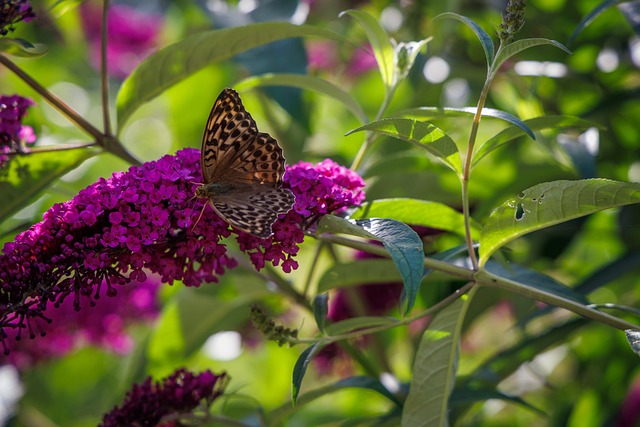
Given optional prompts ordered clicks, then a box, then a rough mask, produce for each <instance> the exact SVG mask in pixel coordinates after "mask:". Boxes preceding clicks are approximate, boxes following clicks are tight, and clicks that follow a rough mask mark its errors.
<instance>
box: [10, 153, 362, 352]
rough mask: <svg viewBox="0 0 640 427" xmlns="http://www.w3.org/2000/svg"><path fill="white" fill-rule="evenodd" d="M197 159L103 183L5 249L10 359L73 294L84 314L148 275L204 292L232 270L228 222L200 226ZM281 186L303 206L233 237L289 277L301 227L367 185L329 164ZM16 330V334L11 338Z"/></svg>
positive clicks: (174, 160) (178, 159)
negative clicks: (15, 343) (267, 233)
mask: <svg viewBox="0 0 640 427" xmlns="http://www.w3.org/2000/svg"><path fill="white" fill-rule="evenodd" d="M199 158H200V152H199V150H195V149H185V150H181V151H179V152H178V153H176V155H175V156H169V155H167V156H164V157H163V158H161V159H159V160H157V161H154V162H148V163H145V164H144V165H142V166H133V167H131V168H130V169H129V170H128V171H127V172H118V173H115V174H114V175H113V176H112V177H111V178H109V179H100V180H99V181H98V182H96V183H95V184H93V185H91V186H89V187H87V188H85V189H84V190H82V191H80V192H79V193H78V195H77V196H75V197H74V198H73V199H72V200H70V201H68V202H65V203H61V204H57V205H54V206H53V207H52V208H51V209H49V210H48V211H47V212H46V213H45V215H44V219H43V221H42V222H40V223H38V224H35V225H33V226H32V227H31V228H30V229H29V230H27V231H25V232H23V233H21V234H19V235H18V236H17V237H16V238H15V240H14V241H13V242H9V243H6V244H5V246H4V249H3V251H2V254H1V255H0V287H1V289H2V292H0V326H1V327H2V334H1V335H0V339H1V340H2V343H3V346H4V348H5V352H6V351H7V350H8V349H7V343H6V338H7V337H8V336H9V335H15V336H16V338H18V339H20V338H21V335H22V333H23V332H24V331H25V330H26V332H28V334H29V336H30V337H34V336H35V335H36V332H39V333H40V335H43V334H44V330H43V323H44V322H46V323H51V318H50V317H49V316H48V314H45V310H46V309H47V307H48V305H49V303H50V302H51V303H53V306H54V307H59V306H60V305H62V304H63V302H64V301H65V299H67V298H69V297H70V298H71V299H72V304H73V307H74V308H76V309H79V308H80V305H81V304H80V300H81V298H86V299H88V300H89V301H90V303H91V304H95V301H93V300H94V299H95V298H97V297H99V296H100V295H101V294H102V293H103V292H104V294H106V295H107V296H113V295H116V294H117V293H118V291H117V288H119V287H120V286H121V285H126V284H127V283H129V282H131V281H138V282H142V281H144V280H145V279H146V277H147V273H149V272H151V273H155V274H158V275H159V277H160V280H161V281H162V282H165V283H169V284H171V283H172V282H173V281H175V280H178V281H182V282H183V283H184V284H185V285H187V286H199V285H201V284H202V283H206V282H216V281H217V276H219V275H221V274H223V273H224V272H225V270H226V269H228V268H232V267H234V266H235V265H236V264H237V262H236V261H235V260H234V259H233V258H231V257H230V256H229V255H228V254H227V247H226V245H224V244H223V243H222V242H221V240H222V239H223V238H226V237H229V236H230V235H231V233H232V230H231V229H229V227H228V225H227V224H226V223H225V222H224V221H223V220H222V219H220V218H219V217H218V216H217V215H215V214H214V213H213V211H212V210H211V209H207V212H205V213H204V215H203V216H202V218H201V220H200V221H198V222H197V224H196V220H197V218H198V215H199V213H200V210H201V209H200V207H201V205H200V203H202V202H201V201H200V200H194V199H193V195H194V189H195V187H196V185H197V184H195V183H194V181H198V180H200V179H201V178H200V177H201V172H200V166H199ZM284 181H285V182H284V185H285V186H286V187H288V188H290V189H291V191H292V192H293V193H294V194H295V195H296V203H295V206H294V208H293V209H292V210H291V211H290V212H289V213H288V214H286V215H282V216H281V218H280V219H279V220H278V221H276V223H275V224H274V226H273V231H274V235H273V236H271V237H270V238H268V239H259V238H256V237H254V236H251V235H248V234H246V233H244V232H241V231H237V230H233V232H234V233H236V234H237V240H238V243H239V245H240V248H241V250H243V251H245V252H247V253H248V254H249V257H250V259H251V261H252V262H253V264H254V265H255V267H256V268H257V269H260V268H262V267H263V266H264V265H265V263H266V262H271V263H272V264H273V265H274V266H277V265H280V266H281V268H282V269H283V270H284V271H285V272H288V271H291V270H292V269H295V268H297V263H296V261H295V260H293V257H294V256H295V255H296V253H297V251H298V244H299V243H300V242H302V240H303V238H304V232H303V229H304V228H306V227H307V226H308V225H309V224H313V223H315V221H316V220H317V219H318V218H319V217H320V216H322V215H324V214H325V213H330V212H333V211H337V210H340V209H343V208H346V207H348V206H350V205H352V204H359V203H361V202H362V200H363V199H364V193H363V192H362V186H363V185H364V183H363V181H362V179H361V178H360V177H359V176H358V175H356V174H355V173H354V172H352V171H350V170H348V169H346V168H344V167H341V166H339V165H337V164H336V163H334V162H332V161H330V160H325V161H324V162H322V163H319V164H318V165H315V166H314V165H311V164H310V163H299V164H297V165H294V166H291V167H289V168H288V170H287V172H286V173H285V177H284ZM194 224H195V225H194ZM71 295H73V296H72V297H71ZM12 329H13V330H16V331H17V332H15V334H13V333H12V334H9V331H11V330H12ZM11 332H14V331H11Z"/></svg>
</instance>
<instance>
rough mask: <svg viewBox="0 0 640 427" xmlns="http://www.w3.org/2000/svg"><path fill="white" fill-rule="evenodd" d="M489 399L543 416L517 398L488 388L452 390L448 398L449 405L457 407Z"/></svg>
mask: <svg viewBox="0 0 640 427" xmlns="http://www.w3.org/2000/svg"><path fill="white" fill-rule="evenodd" d="M489 399H498V400H504V401H506V402H511V403H516V404H518V405H520V406H523V407H525V408H527V409H530V410H532V411H534V412H537V413H538V414H540V415H544V412H543V411H541V410H540V409H538V408H536V407H535V406H533V405H532V404H530V403H528V402H526V401H525V400H523V399H522V398H520V397H518V396H513V395H510V394H507V393H503V392H501V391H500V390H496V389H489V388H483V389H478V388H462V389H458V388H456V389H455V390H453V393H452V394H451V397H450V398H449V404H450V405H451V406H457V405H464V404H469V403H475V402H486V401H487V400H489Z"/></svg>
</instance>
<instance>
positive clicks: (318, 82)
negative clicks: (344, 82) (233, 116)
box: [235, 74, 368, 123]
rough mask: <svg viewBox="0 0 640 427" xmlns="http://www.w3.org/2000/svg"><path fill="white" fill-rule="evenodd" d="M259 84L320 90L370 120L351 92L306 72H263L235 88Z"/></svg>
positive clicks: (241, 88)
mask: <svg viewBox="0 0 640 427" xmlns="http://www.w3.org/2000/svg"><path fill="white" fill-rule="evenodd" d="M258 86H288V87H297V88H300V89H305V90H311V91H314V92H318V93H321V94H323V95H326V96H328V97H330V98H333V99H335V100H336V101H338V102H341V103H342V104H343V105H344V106H345V107H347V109H349V111H351V112H352V113H353V114H354V115H355V116H356V117H357V118H358V120H360V122H362V123H366V122H367V121H368V119H367V115H366V114H365V112H364V111H363V110H362V107H360V104H358V101H356V100H355V98H354V97H353V96H351V94H350V93H349V92H346V91H344V90H342V89H341V88H340V87H339V86H336V85H335V84H333V83H331V82H330V81H328V80H324V79H320V78H318V77H315V76H310V75H306V74H263V75H260V76H251V77H248V78H246V79H244V80H242V81H240V82H238V84H236V85H235V89H236V90H239V91H242V90H246V89H251V88H254V87H258Z"/></svg>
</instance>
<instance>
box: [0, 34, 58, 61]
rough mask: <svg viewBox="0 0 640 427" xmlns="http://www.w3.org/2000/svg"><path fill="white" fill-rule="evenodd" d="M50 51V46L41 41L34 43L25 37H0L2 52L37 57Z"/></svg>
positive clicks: (0, 49)
mask: <svg viewBox="0 0 640 427" xmlns="http://www.w3.org/2000/svg"><path fill="white" fill-rule="evenodd" d="M48 51H49V48H48V47H47V45H44V44H41V43H36V44H32V43H30V42H28V41H26V40H23V39H12V38H9V37H2V38H0V52H3V53H6V54H9V55H13V56H18V57H23V58H37V57H39V56H43V55H45V54H46V53H47V52H48Z"/></svg>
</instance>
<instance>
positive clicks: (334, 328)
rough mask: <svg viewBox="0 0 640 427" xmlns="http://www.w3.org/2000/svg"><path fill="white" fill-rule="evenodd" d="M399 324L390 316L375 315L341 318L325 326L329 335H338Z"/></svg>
mask: <svg viewBox="0 0 640 427" xmlns="http://www.w3.org/2000/svg"><path fill="white" fill-rule="evenodd" d="M394 324H399V322H398V320H397V319H394V318H392V317H376V316H361V317H352V318H350V319H345V320H341V321H340V322H336V323H332V324H331V325H329V326H327V333H328V334H329V335H340V334H345V333H347V332H353V331H357V330H359V329H364V328H371V327H374V326H389V325H394Z"/></svg>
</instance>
